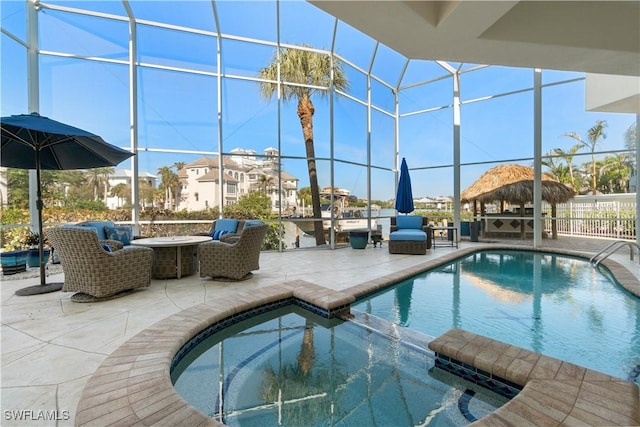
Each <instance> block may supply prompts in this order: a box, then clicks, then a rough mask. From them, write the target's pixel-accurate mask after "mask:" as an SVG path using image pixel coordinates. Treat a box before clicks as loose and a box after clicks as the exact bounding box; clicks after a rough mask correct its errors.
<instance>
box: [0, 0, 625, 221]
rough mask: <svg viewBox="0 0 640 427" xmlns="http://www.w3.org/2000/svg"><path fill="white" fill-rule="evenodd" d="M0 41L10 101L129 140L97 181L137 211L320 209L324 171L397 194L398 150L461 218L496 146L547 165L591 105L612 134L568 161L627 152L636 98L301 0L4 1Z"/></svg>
mask: <svg viewBox="0 0 640 427" xmlns="http://www.w3.org/2000/svg"><path fill="white" fill-rule="evenodd" d="M363 4H364V3H363ZM364 9H366V8H364V7H363V13H364ZM416 43H420V40H416ZM1 54H2V65H1V69H0V72H1V74H2V94H1V113H2V116H8V115H12V114H24V113H27V112H31V111H37V112H39V113H40V114H41V115H44V116H48V117H51V118H53V119H55V120H58V121H62V122H66V123H69V124H72V125H74V126H77V127H80V128H83V129H87V130H90V131H91V132H93V133H95V134H98V135H100V136H102V137H103V138H104V139H105V140H106V141H107V142H109V143H111V144H113V145H116V146H119V147H122V148H124V149H127V150H131V151H133V152H135V153H136V155H135V156H134V157H132V159H131V160H130V161H126V162H124V163H123V164H121V165H120V166H119V169H123V170H124V171H112V172H111V173H112V174H113V175H119V173H118V172H120V175H123V176H128V181H126V180H125V181H122V182H125V183H129V187H126V194H119V195H117V194H115V192H114V191H112V189H110V188H109V189H107V188H106V187H105V189H104V190H102V189H100V190H99V191H103V192H102V193H100V195H99V198H100V199H102V200H104V202H105V204H106V205H107V206H108V207H109V208H111V209H116V208H121V207H124V206H131V212H132V214H131V221H132V222H133V224H134V225H136V226H138V225H139V223H140V211H141V210H143V209H145V208H148V207H152V206H153V207H160V208H165V209H168V210H175V211H179V210H186V211H200V210H204V209H211V208H215V207H217V208H218V209H219V211H220V212H221V215H224V212H225V209H227V208H228V207H229V206H230V205H233V204H235V203H237V202H238V200H239V199H240V198H242V197H243V196H245V195H248V194H251V193H254V192H261V193H263V194H264V195H266V196H268V198H269V199H270V202H271V209H272V212H273V214H274V218H277V219H275V220H274V221H281V220H282V219H286V218H287V217H288V216H290V215H291V211H292V208H293V207H296V208H298V212H301V213H302V214H303V215H305V216H313V196H311V197H310V196H309V194H310V193H313V191H309V188H310V187H311V188H312V189H313V187H314V185H315V182H314V181H313V180H316V179H317V188H318V189H319V191H320V192H323V191H324V193H323V199H322V200H323V201H325V202H328V203H329V204H334V203H337V202H338V199H339V195H338V194H337V193H338V191H341V192H342V193H341V194H348V195H349V196H350V198H349V199H348V200H350V201H351V203H352V204H355V203H356V199H358V200H360V204H361V205H368V206H372V205H376V204H380V202H390V201H392V200H393V199H394V197H395V194H396V186H397V181H398V176H399V169H400V167H399V166H400V160H401V159H402V157H406V159H407V162H408V165H409V168H410V171H411V181H412V183H413V195H414V196H415V197H416V198H422V197H430V198H433V197H437V196H441V197H447V198H449V200H451V205H450V207H449V209H450V215H451V217H452V219H453V221H454V223H455V224H458V225H459V223H460V220H461V214H462V213H463V212H464V210H465V206H464V205H463V204H461V203H460V191H461V188H462V189H464V188H465V187H466V186H468V185H469V184H470V183H471V182H473V181H474V180H475V179H476V178H477V177H479V176H480V175H481V174H482V173H483V172H485V171H486V170H488V169H490V168H491V167H493V166H495V165H498V164H501V163H519V164H525V165H530V166H531V165H535V166H536V168H542V170H543V171H544V168H543V167H542V166H541V165H542V164H544V163H545V162H546V163H547V164H548V163H549V161H553V160H556V161H560V160H561V159H562V156H561V155H559V154H558V152H554V150H556V149H560V150H564V151H565V152H566V151H569V150H570V148H571V147H572V146H573V145H574V144H575V140H572V139H571V138H568V137H567V136H566V135H565V134H568V133H572V132H575V133H577V134H585V133H586V132H587V130H588V129H589V128H590V127H591V126H593V124H594V123H596V122H597V121H599V120H602V121H606V122H607V125H608V127H607V135H608V139H607V140H606V142H604V141H603V142H602V143H601V144H599V145H598V146H597V147H595V148H596V149H595V151H590V150H588V149H583V150H580V151H577V152H575V153H573V154H574V156H575V160H576V163H588V162H589V161H591V158H592V155H596V154H597V155H599V156H601V157H604V156H606V155H622V154H624V155H625V156H628V158H630V159H635V157H636V152H635V150H632V148H633V147H629V146H628V144H625V136H624V135H625V132H627V130H628V129H630V128H631V127H632V126H633V124H634V123H635V122H636V117H637V116H636V114H631V113H628V112H627V113H616V112H603V111H598V112H594V111H585V96H586V95H585V92H586V83H585V82H586V77H585V72H584V70H580V69H576V70H570V69H564V70H553V69H539V68H537V69H534V68H524V67H513V66H506V65H492V64H484V63H475V62H474V63H465V62H455V61H452V60H447V59H446V58H442V59H440V58H429V59H414V58H408V57H406V56H404V55H403V54H401V53H399V52H398V51H396V50H394V49H392V48H390V47H388V46H387V45H385V44H384V43H383V42H381V41H378V40H375V39H374V38H372V37H370V36H368V35H366V34H365V33H363V32H361V31H360V30H358V29H356V28H355V27H353V26H351V25H349V24H347V23H346V22H345V21H343V20H341V19H339V17H338V18H337V17H334V16H332V15H330V14H329V13H327V12H325V11H323V10H322V9H321V8H319V7H317V6H316V5H314V4H312V3H309V2H304V1H159V2H155V1H91V2H89V1H51V2H48V1H43V2H33V1H9V2H2V53H1ZM302 69H304V70H306V71H305V72H304V73H300V70H302ZM307 101H310V103H309V102H307ZM309 119H311V120H309ZM311 147H312V148H313V151H309V150H310V148H311ZM553 153H555V154H553ZM545 155H548V156H549V157H544V156H545ZM554 156H555V157H554ZM311 169H313V173H310V170H311ZM127 174H128V175H127ZM4 183H5V188H3V200H2V202H3V204H7V203H10V200H11V191H12V189H11V187H9V188H6V180H4ZM116 183H117V181H110V184H107V186H109V185H111V186H112V187H114V186H115V185H116ZM58 184H59V185H62V186H65V185H66V184H65V183H58ZM145 185H149V186H152V187H155V188H161V189H165V191H158V192H156V193H155V194H156V195H155V196H148V195H147V193H145V191H144V187H145ZM60 191H62V193H64V191H70V189H69V185H66V187H65V189H63V190H60ZM7 193H8V196H7ZM158 194H159V196H158ZM7 197H8V199H7ZM31 198H34V197H31ZM127 200H129V201H130V203H126V201H127ZM48 202H49V204H52V203H55V200H52V199H49V201H48ZM390 206H392V205H390ZM536 209H541V208H540V205H536ZM537 212H540V211H539V210H537ZM393 214H394V213H393V212H390V213H389V212H387V213H386V214H385V215H387V216H390V215H393ZM34 218H35V217H34ZM336 220H337V218H336ZM32 222H33V221H32Z"/></svg>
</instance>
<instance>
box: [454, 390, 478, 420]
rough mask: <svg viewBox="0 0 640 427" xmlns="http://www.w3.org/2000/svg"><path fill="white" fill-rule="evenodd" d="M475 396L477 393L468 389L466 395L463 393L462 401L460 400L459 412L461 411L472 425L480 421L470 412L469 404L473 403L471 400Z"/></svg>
mask: <svg viewBox="0 0 640 427" xmlns="http://www.w3.org/2000/svg"><path fill="white" fill-rule="evenodd" d="M475 394H476V392H475V391H473V390H470V389H466V390H465V391H464V393H462V396H460V399H458V410H459V411H460V413H461V414H462V416H463V417H464V418H465V419H466V420H467V421H469V422H470V423H472V422H474V421H478V419H477V418H476V417H474V416H473V414H472V413H471V411H469V402H471V399H472V398H473V396H475Z"/></svg>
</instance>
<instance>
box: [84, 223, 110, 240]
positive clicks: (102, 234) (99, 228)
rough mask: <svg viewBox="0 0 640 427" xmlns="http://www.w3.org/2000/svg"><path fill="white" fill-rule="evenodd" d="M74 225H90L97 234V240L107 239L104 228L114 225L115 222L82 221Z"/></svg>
mask: <svg viewBox="0 0 640 427" xmlns="http://www.w3.org/2000/svg"><path fill="white" fill-rule="evenodd" d="M75 225H76V226H80V227H92V228H93V229H95V230H96V233H97V234H98V240H105V239H108V237H107V233H106V232H105V230H104V228H105V227H115V224H114V223H113V222H112V221H84V222H79V223H77V224H75Z"/></svg>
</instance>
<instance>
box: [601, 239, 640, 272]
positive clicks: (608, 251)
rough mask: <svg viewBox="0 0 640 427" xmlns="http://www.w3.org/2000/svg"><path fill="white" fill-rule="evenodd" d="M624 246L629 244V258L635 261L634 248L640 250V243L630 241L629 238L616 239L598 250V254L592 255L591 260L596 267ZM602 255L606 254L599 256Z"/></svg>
mask: <svg viewBox="0 0 640 427" xmlns="http://www.w3.org/2000/svg"><path fill="white" fill-rule="evenodd" d="M622 246H629V259H630V260H631V261H633V250H634V248H635V249H638V250H639V251H640V245H638V244H637V243H636V242H630V241H628V240H616V241H615V242H611V243H609V244H608V245H607V246H605V247H604V248H603V249H602V250H601V251H600V252H598V253H597V254H595V255H594V256H592V257H591V258H590V259H589V262H590V263H591V264H592V265H593V266H594V267H597V266H598V264H600V263H601V262H602V261H604V260H605V259H607V258H609V256H610V255H612V254H614V253H615V252H616V251H617V250H618V249H620V248H621V247H622ZM600 255H604V256H602V257H601V258H598V257H599V256H600Z"/></svg>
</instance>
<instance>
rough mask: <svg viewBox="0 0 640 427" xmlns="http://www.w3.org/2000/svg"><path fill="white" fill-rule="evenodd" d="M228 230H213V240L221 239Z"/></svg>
mask: <svg viewBox="0 0 640 427" xmlns="http://www.w3.org/2000/svg"><path fill="white" fill-rule="evenodd" d="M227 233H228V231H227V230H216V231H214V232H213V236H211V237H213V240H220V237H222V236H223V235H224V234H227Z"/></svg>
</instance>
